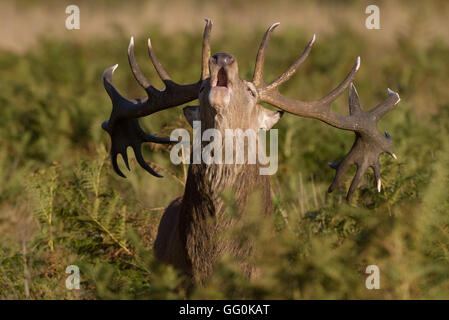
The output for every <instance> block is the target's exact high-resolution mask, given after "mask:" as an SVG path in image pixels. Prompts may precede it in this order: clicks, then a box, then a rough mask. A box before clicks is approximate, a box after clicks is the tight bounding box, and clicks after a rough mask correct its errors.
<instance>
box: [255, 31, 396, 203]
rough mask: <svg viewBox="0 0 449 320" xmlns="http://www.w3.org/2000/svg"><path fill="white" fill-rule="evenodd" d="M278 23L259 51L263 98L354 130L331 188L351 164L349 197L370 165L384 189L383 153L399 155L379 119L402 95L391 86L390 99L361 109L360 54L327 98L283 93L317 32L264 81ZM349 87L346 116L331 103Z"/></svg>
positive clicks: (258, 85)
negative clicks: (269, 45) (282, 69)
mask: <svg viewBox="0 0 449 320" xmlns="http://www.w3.org/2000/svg"><path fill="white" fill-rule="evenodd" d="M278 25H279V23H275V24H273V25H272V26H271V27H270V28H268V30H267V31H266V33H265V36H264V38H263V40H262V43H261V45H260V48H259V51H258V54H257V59H256V66H255V70H254V77H253V83H254V85H255V86H256V88H257V91H258V95H259V100H260V101H263V102H267V103H269V104H271V105H273V106H275V107H278V108H280V109H282V110H284V111H287V112H289V113H292V114H295V115H298V116H301V117H307V118H314V119H319V120H321V121H323V122H326V123H328V124H330V125H331V126H334V127H336V128H339V129H344V130H350V131H354V132H355V136H356V138H355V142H354V145H353V146H352V148H351V150H350V151H349V153H348V154H347V155H346V156H345V157H344V158H343V160H341V161H340V162H338V163H329V165H330V166H331V167H332V168H334V169H336V171H337V172H336V175H335V178H334V181H333V182H332V184H331V186H330V187H329V190H328V191H329V192H332V191H333V190H335V189H336V188H337V187H338V186H339V185H340V184H341V183H342V182H343V179H344V176H345V174H346V172H347V170H348V169H349V168H350V167H351V165H353V164H355V165H356V166H357V172H356V174H355V177H354V179H353V180H352V183H351V186H350V188H349V191H348V194H347V197H346V199H347V200H348V201H351V199H352V196H353V194H354V191H355V190H356V189H357V187H358V186H359V184H360V182H361V180H362V177H363V175H364V173H365V172H366V170H367V169H368V167H371V168H372V169H373V171H374V175H375V177H376V180H377V188H378V191H379V192H380V188H381V178H380V167H379V156H380V154H382V153H384V152H387V153H389V154H390V155H391V156H393V157H394V158H395V159H396V156H395V154H394V153H393V151H392V139H391V137H390V136H389V135H388V133H387V132H385V137H384V136H383V135H382V134H381V133H380V132H379V130H378V129H377V122H378V121H379V120H380V118H382V117H383V116H384V115H385V114H386V113H387V112H389V111H391V110H392V109H393V108H394V106H395V105H396V104H397V103H398V102H399V100H400V98H399V95H398V94H397V93H396V92H393V91H391V90H390V89H388V98H387V99H386V100H385V101H383V102H382V103H380V104H379V105H377V106H376V107H374V108H373V109H371V110H369V111H366V112H365V111H363V110H362V109H361V108H360V104H359V97H358V94H357V91H356V89H355V87H354V86H353V84H352V81H353V80H354V78H355V75H356V73H357V71H358V69H359V67H360V57H358V58H357V61H356V63H355V64H354V66H353V67H352V70H351V71H350V72H349V74H348V75H347V76H346V78H345V79H344V80H343V81H342V83H340V85H338V86H337V87H336V88H335V89H334V90H332V91H331V92H330V93H328V94H327V95H326V96H324V97H323V98H321V99H319V100H316V101H298V100H293V99H290V98H287V97H285V96H282V95H281V94H280V93H279V90H278V88H279V86H280V85H281V84H283V83H284V82H286V81H288V80H289V79H290V78H291V77H292V76H293V74H294V73H295V72H296V71H297V70H298V68H299V66H300V65H301V64H302V63H303V62H304V60H305V59H306V58H307V56H308V55H309V53H310V51H311V49H312V45H313V43H314V42H315V35H314V36H313V38H312V40H311V41H310V42H309V44H308V45H307V46H306V48H305V50H304V52H303V54H302V55H301V56H300V57H299V58H298V59H297V60H296V61H295V63H293V65H292V66H291V67H290V68H289V69H288V70H287V71H286V72H285V73H283V74H282V75H280V76H279V77H278V78H276V79H275V80H274V81H273V82H271V83H269V84H266V83H265V82H264V80H263V65H264V59H265V48H266V45H267V43H268V40H269V39H270V35H271V33H272V31H273V30H274V29H275V28H276V27H277V26H278ZM348 87H349V116H343V115H340V114H337V113H335V112H333V111H332V110H331V108H330V105H331V103H332V102H333V101H334V100H335V99H336V98H337V97H338V96H339V95H340V94H341V93H342V92H343V91H344V90H345V89H346V88H348Z"/></svg>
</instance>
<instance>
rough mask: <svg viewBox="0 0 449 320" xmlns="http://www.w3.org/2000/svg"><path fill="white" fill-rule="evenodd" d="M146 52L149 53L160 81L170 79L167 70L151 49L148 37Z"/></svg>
mask: <svg viewBox="0 0 449 320" xmlns="http://www.w3.org/2000/svg"><path fill="white" fill-rule="evenodd" d="M148 54H149V55H150V59H151V62H152V63H153V66H154V69H156V72H157V74H158V75H159V77H160V78H161V79H162V81H171V78H170V76H169V75H168V73H167V71H165V69H164V67H163V66H162V64H161V63H160V62H159V60H158V59H157V57H156V54H155V53H154V51H153V47H152V46H151V39H150V38H148Z"/></svg>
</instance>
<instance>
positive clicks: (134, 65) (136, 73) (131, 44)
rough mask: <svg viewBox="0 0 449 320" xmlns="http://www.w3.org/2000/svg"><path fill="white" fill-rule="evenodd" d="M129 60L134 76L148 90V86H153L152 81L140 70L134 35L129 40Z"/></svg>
mask: <svg viewBox="0 0 449 320" xmlns="http://www.w3.org/2000/svg"><path fill="white" fill-rule="evenodd" d="M128 61H129V66H130V67H131V71H132V73H133V75H134V78H136V80H137V82H138V83H139V84H140V86H141V87H142V88H144V89H145V90H148V88H149V87H150V86H151V84H150V82H149V81H148V79H147V78H145V76H144V75H143V73H142V72H141V71H140V68H139V65H138V64H137V61H136V57H135V56H134V37H131V39H130V40H129V46H128Z"/></svg>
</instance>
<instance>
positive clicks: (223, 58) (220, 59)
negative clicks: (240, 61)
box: [212, 53, 234, 67]
mask: <svg viewBox="0 0 449 320" xmlns="http://www.w3.org/2000/svg"><path fill="white" fill-rule="evenodd" d="M212 59H213V62H214V63H215V64H217V65H219V66H220V67H224V66H227V65H230V64H232V63H233V62H234V57H233V56H231V55H230V54H228V53H216V54H214V55H213V56H212Z"/></svg>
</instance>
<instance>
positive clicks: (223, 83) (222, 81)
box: [211, 67, 231, 89]
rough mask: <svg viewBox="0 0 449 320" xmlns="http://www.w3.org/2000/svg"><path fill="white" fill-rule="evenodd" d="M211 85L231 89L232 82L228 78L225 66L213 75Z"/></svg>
mask: <svg viewBox="0 0 449 320" xmlns="http://www.w3.org/2000/svg"><path fill="white" fill-rule="evenodd" d="M211 87H212V88H213V87H224V88H227V89H231V83H230V81H229V78H228V73H227V71H226V70H225V68H223V67H221V68H220V70H218V72H217V75H216V76H215V77H212V83H211Z"/></svg>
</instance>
